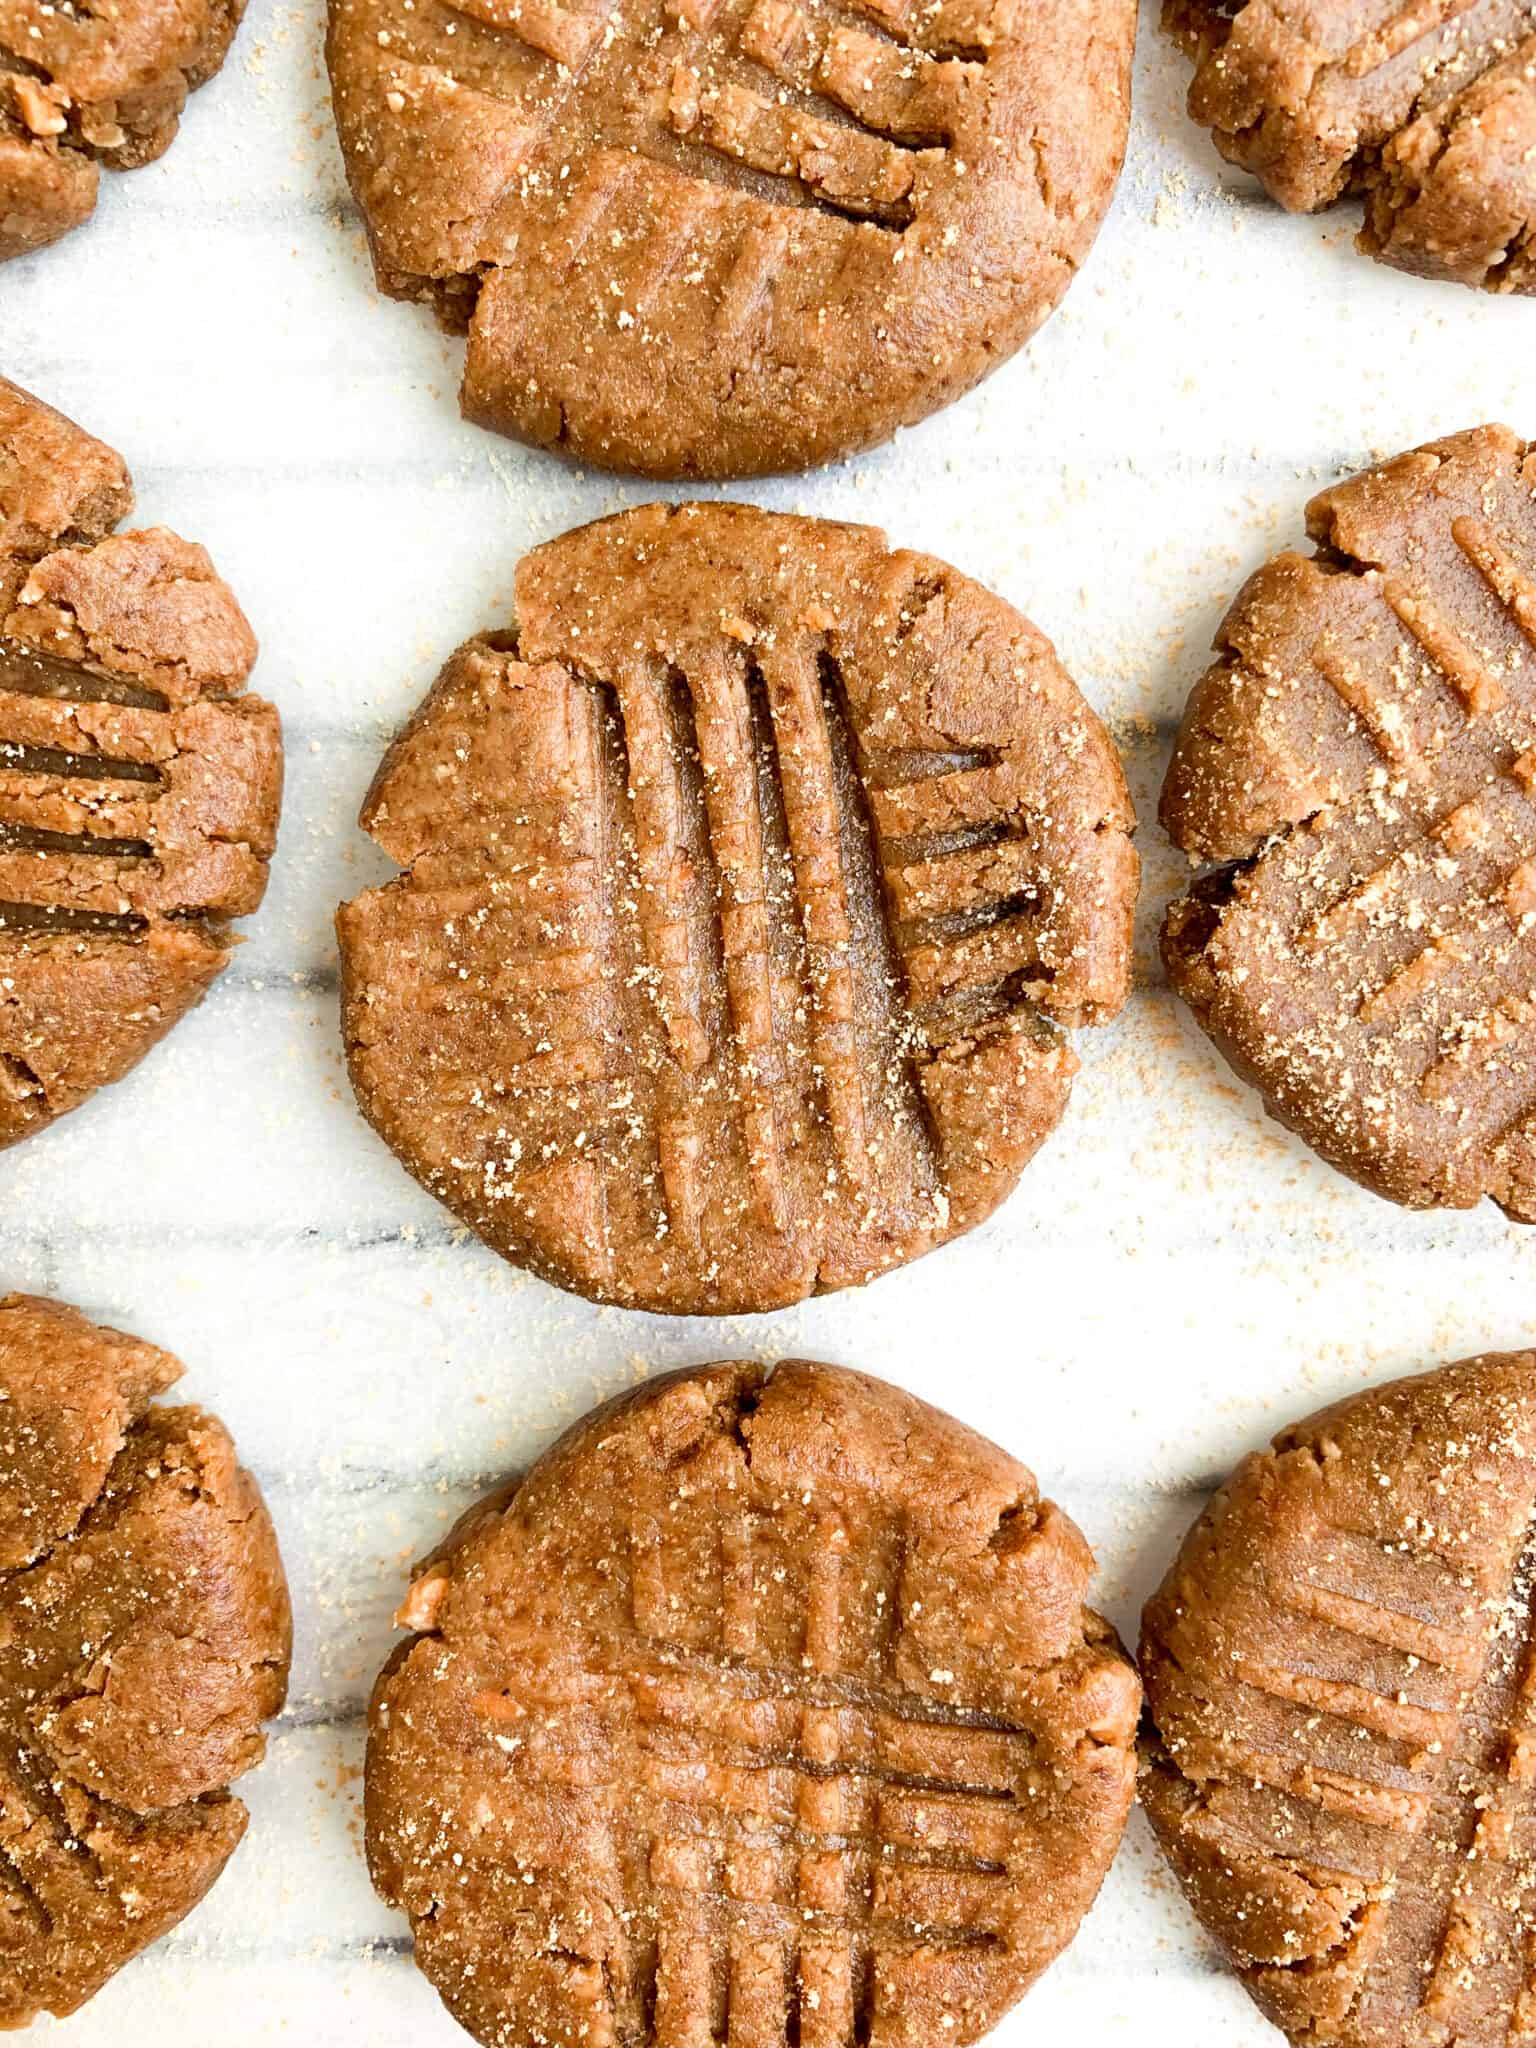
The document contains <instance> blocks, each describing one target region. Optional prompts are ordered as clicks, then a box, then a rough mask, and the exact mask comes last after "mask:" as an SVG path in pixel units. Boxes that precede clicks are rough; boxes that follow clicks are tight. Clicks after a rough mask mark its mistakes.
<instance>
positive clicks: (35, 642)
mask: <svg viewBox="0 0 1536 2048" xmlns="http://www.w3.org/2000/svg"><path fill="white" fill-rule="evenodd" d="M131 502H132V496H131V492H130V490H129V487H128V482H127V475H126V472H125V471H124V470H123V467H122V464H121V463H120V461H119V460H118V458H117V457H116V456H114V455H112V453H111V452H110V451H109V450H107V449H105V448H103V447H102V446H101V444H100V443H99V442H93V441H91V440H90V439H89V437H88V436H86V435H85V434H83V433H82V432H81V431H80V430H79V429H78V428H77V427H75V426H73V425H72V424H71V423H70V422H68V421H66V420H63V419H61V418H60V416H59V415H58V414H56V413H52V412H50V411H49V409H48V408H47V407H46V406H44V405H42V404H40V403H39V402H38V401H37V400H35V399H32V398H30V397H28V396H27V395H26V394H25V393H23V392H20V391H18V390H16V388H15V387H14V386H12V385H7V384H5V383H4V382H3V381H0V966H3V970H4V971H3V975H0V1145H3V1144H7V1143H10V1142H12V1141H13V1140H15V1139H17V1138H21V1137H25V1136H27V1135H28V1134H29V1133H30V1132H32V1131H34V1130H36V1129H38V1128H40V1127H41V1126H42V1125H43V1124H45V1123H48V1122H50V1121H51V1120H52V1119H53V1118H54V1117H56V1116H59V1115H62V1114H63V1113H64V1111H66V1110H69V1109H73V1108H74V1107H75V1106H76V1105H77V1104H78V1103H79V1102H81V1101H82V1100H83V1099H84V1098H85V1097H86V1096H87V1095H89V1094H90V1093H91V1092H92V1090H93V1089H95V1088H97V1087H100V1086H101V1085H102V1084H103V1083H104V1082H108V1081H115V1080H117V1079H119V1078H121V1076H122V1075H123V1074H124V1073H125V1072H126V1071H127V1070H128V1068H129V1067H131V1066H132V1065H133V1064H134V1062H135V1061H136V1060H138V1059H139V1058H140V1057H141V1055H142V1054H143V1053H145V1052H146V1051H148V1049H149V1048H150V1046H152V1045H153V1044H154V1043H155V1042H156V1040H157V1039H159V1038H160V1037H161V1036H162V1035H163V1034H164V1033H165V1032H166V1031H167V1030H169V1029H170V1027H171V1026H172V1025H173V1024H174V1023H175V1022H176V1021H177V1019H178V1018H179V1017H180V1016H181V1015H182V1014H183V1013H184V1012H185V1011H186V1010H188V1009H189V1008H191V1006H192V1005H193V1004H194V1003H195V1002H196V1001H197V1000H198V999H199V997H200V996H201V995H202V994H203V992H204V990H205V989H206V988H207V987H208V985H209V983H210V982H211V981H212V980H213V979H214V977H215V976H216V975H217V974H218V973H219V971H220V970H221V968H222V967H223V965H224V963H225V960H226V959H227V957H228V950H229V935H228V923H229V920H230V919H232V918H235V917H239V916H243V915H245V914H247V913H248V912H250V911H253V910H255V908H256V907H257V905H258V904H259V903H260V901H261V898H262V895H263V892H264V890H265V888H266V879H267V862H268V859H269V857H270V855H271V853H272V849H273V844H274V841H275V838H276V829H277V813H278V804H279V799H280V792H281V784H282V742H281V736H280V730H279V725H278V718H277V713H276V712H275V711H274V710H273V708H272V706H271V705H270V704H267V703H265V702H264V701H263V700H262V699H261V698H259V697H255V696H252V695H249V694H247V693H246V691H245V681H246V677H247V676H248V674H249V672H250V669H251V665H252V663H253V661H254V660H255V655H256V643H255V639H254V637H253V635H252V633H251V629H250V627H249V625H248V624H247V623H246V620H245V618H244V616H243V614H242V613H241V611H240V608H239V606H238V605H237V604H236V603H235V600H234V597H233V596H232V594H231V593H230V591H229V590H228V588H227V587H226V586H225V585H224V584H223V583H222V582H221V581H220V580H219V578H218V577H217V575H216V574H215V573H214V569H213V565H212V563H211V562H210V561H209V559H208V556H207V555H206V554H205V553H204V551H203V550H202V549H201V548H200V547H196V546H193V545H191V544H190V543H188V542H186V541H183V540H179V539H178V538H177V537H176V535H174V534H172V533H168V532H166V531H164V530H163V529H158V528H157V529H154V530H151V531H149V532H143V533H121V534H116V535H114V534H112V532H111V530H110V529H111V528H112V527H113V526H115V525H116V524H117V522H118V521H119V520H120V519H121V518H122V517H123V516H124V515H125V514H126V513H127V511H128V509H129V507H130V505H131Z"/></svg>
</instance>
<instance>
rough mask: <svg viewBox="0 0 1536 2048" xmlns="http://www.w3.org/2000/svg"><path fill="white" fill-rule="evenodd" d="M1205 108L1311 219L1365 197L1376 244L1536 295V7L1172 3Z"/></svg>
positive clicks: (1251, 0)
mask: <svg viewBox="0 0 1536 2048" xmlns="http://www.w3.org/2000/svg"><path fill="white" fill-rule="evenodd" d="M1164 21H1165V23H1166V24H1167V25H1168V26H1169V27H1170V28H1171V29H1172V30H1173V32H1174V34H1175V35H1176V36H1178V38H1179V39H1180V41H1181V42H1182V43H1183V44H1184V46H1185V48H1186V49H1187V50H1188V51H1189V53H1190V55H1191V56H1192V57H1193V58H1194V60H1195V80H1194V84H1193V86H1192V87H1191V89H1190V96H1189V107H1190V112H1191V114H1193V116H1194V118H1195V119H1196V120H1197V121H1199V122H1200V123H1201V124H1202V125H1203V126H1204V127H1207V128H1209V129H1210V130H1211V131H1212V133H1213V134H1214V136H1215V138H1216V145H1217V147H1218V148H1219V149H1220V151H1221V153H1222V155H1223V156H1225V157H1229V158H1230V159H1231V160H1232V162H1233V163H1238V164H1243V165H1245V166H1246V168H1247V169H1249V170H1251V171H1253V172H1254V173H1255V174H1256V175H1257V176H1258V177H1259V178H1261V179H1262V180H1263V182H1264V185H1265V188H1266V190H1267V191H1268V192H1269V193H1270V194H1271V195H1272V196H1273V197H1274V198H1276V199H1278V200H1279V201H1280V204H1281V205H1282V206H1285V207H1289V208H1290V209H1292V211H1295V212H1311V211H1313V210H1314V209H1316V208H1318V207H1323V206H1329V205H1331V204H1332V203H1333V202H1334V201H1335V200H1336V199H1339V198H1341V197H1343V196H1345V195H1346V194H1351V193H1358V194H1361V195H1362V196H1363V197H1364V200H1365V209H1366V211H1365V226H1364V229H1363V230H1362V232H1361V235H1360V247H1361V248H1362V249H1363V250H1365V251H1366V253H1367V254H1368V255H1371V256H1376V257H1379V258H1380V260H1381V261H1382V262H1383V263H1391V264H1394V265H1395V266H1396V267H1397V268H1398V269H1399V270H1411V271H1415V272H1417V273H1418V274H1419V275H1420V276H1421V277H1437V278H1446V279H1451V280H1453V281H1455V282H1456V283H1459V284H1470V285H1481V286H1483V287H1485V288H1486V289H1487V290H1489V291H1496V292H1536V0H1236V4H1233V0H1165V6H1164Z"/></svg>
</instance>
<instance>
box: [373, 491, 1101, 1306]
mask: <svg viewBox="0 0 1536 2048" xmlns="http://www.w3.org/2000/svg"><path fill="white" fill-rule="evenodd" d="M517 603H518V625H517V630H516V632H515V633H493V634H488V635H485V636H483V637H481V638H480V639H478V640H472V641H471V642H469V644H468V645H467V646H465V647H463V648H461V649H460V650H459V652H458V653H457V654H456V655H455V656H454V657H453V659H452V660H451V661H450V662H449V664H448V666H447V668H446V669H445V670H444V671H443V674H442V676H441V678H440V679H439V681H438V683H437V685H436V687H435V688H434V690H433V691H432V693H431V695H430V696H429V697H428V698H427V700H426V702H425V703H424V704H423V705H422V707H421V709H420V710H419V711H418V712H417V714H416V716H415V718H414V719H413V720H412V721H411V723H410V725H409V726H407V728H406V730H405V731H404V733H403V734H402V735H401V737H400V738H399V739H398V740H397V741H396V743H395V745H394V746H393V747H392V748H391V750H390V752H389V754H388V755H387V756H386V758H385V761H384V763H383V766H382V767H381V768H380V770H379V773H378V775H377V777H376V778H375V781H374V785H373V789H372V791H371V792H370V794H369V797H368V801H367V804H366V805H365V807H364V811H363V824H364V827H365V829H366V830H367V831H369V832H370V833H371V834H372V835H373V837H374V838H375V839H376V840H377V841H378V842H379V844H380V845H381V846H382V847H383V848H384V850H385V851H386V852H387V853H388V854H389V855H390V856H391V858H392V859H394V860H396V861H398V862H399V863H400V865H401V867H402V868H403V869H405V873H404V874H403V875H401V876H400V877H399V878H398V879H397V880H396V881H394V882H392V883H391V884H390V885H389V886H388V887H386V888H383V889H374V890H370V891H369V892H368V893H367V894H366V895H364V896H360V897H358V898H357V899H356V901H355V902H353V903H350V904H348V905H346V906H345V907H344V908H343V910H342V911H341V913H340V918H339V931H340V938H341V953H342V975H343V997H342V1006H343V1029H344V1032H345V1036H346V1044H347V1056H348V1060H349V1063H350V1066H351V1071H352V1079H353V1083H354V1086H355V1088H356V1090H357V1095H358V1100H359V1102H360V1103H361V1105H362V1108H363V1110H364V1112H365V1114H366V1115H367V1116H368V1118H369V1119H370V1121H371V1122H372V1123H373V1124H374V1125H375V1127H376V1128H377V1129H378V1131H379V1132H380V1134H381V1135H382V1136H383V1137H384V1138H385V1140H386V1141H387V1142H388V1143H389V1144H390V1145H391V1146H392V1147H393V1148H394V1150H395V1151H396V1152H397V1153H398V1154H399V1156H400V1158H401V1159H402V1160H403V1161H404V1162H405V1164H406V1165H407V1166H408V1167H409V1168H410V1170H411V1171H412V1172H413V1173H414V1174H415V1175H416V1176H417V1178H418V1179H419V1180H421V1181H422V1182H423V1183H424V1185H426V1186H427V1187H429V1188H430V1189H431V1190H432V1191H433V1193H434V1194H436V1195H437V1196H438V1197H439V1198H440V1199H441V1200H442V1201H444V1202H446V1203H447V1205H448V1206H449V1208H451V1209H452V1210H453V1211H454V1213H455V1214H456V1215H458V1216H461V1217H462V1218H463V1219H464V1221H465V1222H467V1223H469V1224H471V1225H472V1226H473V1227H474V1228H475V1229H476V1230H477V1231H479V1232H480V1234H481V1235H482V1236H483V1237H484V1238H485V1239H486V1240H487V1242H488V1243H490V1244H492V1245H494V1246H495V1247H496V1249H497V1250H498V1251H500V1252H502V1253H503V1254H504V1255H505V1256H506V1257H508V1258H510V1259H512V1260H514V1261H516V1262H517V1263H518V1264H520V1265H526V1266H529V1267H531V1268H532V1269H533V1270H534V1271H536V1272H539V1273H542V1274H544V1275H545V1276H546V1277H547V1278H549V1279H551V1280H553V1281H555V1282H556V1283H557V1284H558V1285H560V1286H564V1287H569V1288H573V1289H575V1290H576V1291H577V1292H578V1293H581V1294H585V1295H588V1296H589V1297H591V1298H592V1299H594V1300H599V1301H611V1302H619V1303H622V1304H625V1305H627V1306H631V1307H644V1308H652V1309H666V1310H671V1311H674V1312H698V1313H704V1312H734V1311H745V1310H755V1309H768V1308H775V1307H779V1306H781V1305H783V1304H785V1303H787V1302H792V1301H797V1300H799V1299H801V1298H802V1297H803V1296H804V1295H806V1294H809V1293H811V1292H813V1291H826V1290H828V1289H831V1288H836V1287H846V1286H849V1285H853V1284H855V1283H857V1282H859V1281H863V1280H867V1279H869V1278H871V1277H872V1276H873V1275H875V1274H877V1273H881V1272H884V1271H886V1270H887V1269H888V1268H889V1267H892V1266H896V1265H900V1264H902V1263H903V1262H904V1261H906V1260H909V1259H913V1258H916V1257H917V1256H918V1254H919V1253H921V1252H924V1251H927V1250H928V1249H930V1248H931V1247H932V1246H934V1245H937V1244H942V1243H943V1242H944V1241H945V1240H946V1239H949V1238H951V1237H954V1236H956V1235H957V1234H958V1233H959V1232H961V1231H963V1230H967V1229H969V1228H970V1227H971V1226H972V1225H973V1224H975V1223H978V1222H980V1221H981V1220H982V1219H983V1218H984V1217H985V1216H987V1215H988V1214H989V1213H990V1212H991V1211H992V1210H993V1209H994V1208H995V1207H996V1205H997V1204H998V1203H999V1202H1000V1201H1001V1200H1002V1199H1003V1197H1004V1196H1005V1195H1006V1194H1008V1193H1009V1192H1010V1190H1011V1189H1012V1188H1013V1186H1014V1184H1015V1182H1016V1181H1017V1179H1018V1176H1019V1174H1020V1172H1021V1171H1022V1169H1023V1167H1024V1166H1025V1164H1026V1163H1027V1162H1028V1160H1029V1159H1030V1157H1031V1156H1032V1155H1033V1153H1034V1151H1035V1149H1036V1148H1037V1146H1038V1145H1039V1144H1040V1143H1041V1141H1042V1140H1043V1139H1044V1137H1045V1136H1046V1134H1047V1133H1048V1132H1049V1131H1050V1130H1051V1128H1052V1127H1053V1125H1054V1124H1055V1123H1056V1121H1057V1119H1058V1117H1059V1116H1060V1115H1061V1112H1062V1110H1063V1108H1064V1106H1065V1103H1066V1098H1067V1092H1068V1088H1069V1086H1070V1082H1071V1077H1072V1074H1073V1071H1074V1066H1075V1062H1074V1061H1073V1058H1072V1055H1071V1053H1070V1052H1069V1051H1068V1049H1067V1046H1066V1044H1065V1042H1064V1040H1063V1037H1062V1033H1061V1028H1060V1027H1062V1026H1069V1025H1074V1024H1084V1023H1087V1024H1093V1023H1099V1022H1102V1021H1103V1020H1104V1019H1106V1018H1109V1017H1112V1016H1113V1015H1114V1014H1115V1012H1116V1011H1117V1010H1118V1009H1119V1007H1120V1005H1121V1003H1122V1002H1123V1001H1124V998H1125V993H1126V985H1127V980H1128V976H1129V968H1130V925H1131V913H1132V907H1133V902H1134V898H1135V892H1136V872H1137V868H1136V856H1135V854H1134V852H1133V850H1132V847H1131V843H1130V836H1129V835H1130V831H1131V827H1132V823H1133V820H1132V815H1131V809H1130V802H1129V799H1128V797H1127V795H1126V790H1125V783H1124V779H1123V777H1122V775H1121V772H1120V767H1119V763H1118V761H1117V760H1116V758H1115V754H1114V750H1113V748H1112V747H1111V745H1110V742H1109V739H1108V737H1107V735H1106V734H1105V732H1104V729H1103V727H1102V726H1101V725H1100V724H1099V722H1098V720H1097V719H1096V718H1095V717H1094V715H1093V713H1092V712H1091V711H1090V710H1089V709H1088V706H1087V705H1086V704H1085V703H1084V702H1083V700H1082V698H1081V697H1080V696H1079V695H1078V693H1077V690H1076V689H1075V687H1074V686H1073V684H1072V682H1071V680H1070V678H1069V677H1068V676H1067V675H1066V674H1065V672H1064V671H1063V669H1062V668H1061V666H1060V664H1059V663H1058V661H1057V660H1056V657H1055V655H1054V653H1053V651H1052V649H1051V647H1050V645H1049V643H1048V642H1047V641H1046V640H1045V639H1044V638H1043V637H1042V636H1041V635H1040V634H1039V633H1037V632H1036V631H1035V629H1034V628H1033V627H1032V626H1030V625H1029V624H1028V623H1027V622H1026V621H1025V620H1024V619H1022V618H1021V617H1020V616H1019V615H1018V613H1017V612H1015V611H1013V610H1011V609H1010V608H1009V607H1008V606H1007V605H1005V604H1003V603H1002V602H1001V601H1000V600H999V599H998V598H995V597H993V596H992V595H991V594H990V593H989V592H987V591H985V590H982V589H981V588H980V587H979V586H978V585H976V584H974V583H971V582H969V581H968V580H967V579H966V578H965V577H963V576H960V575H958V574H957V573H956V572H955V571H954V570H953V569H950V568H947V567H946V566H945V565H944V564H943V563H941V562H936V561H934V560H932V559H931V558H928V557H924V556H919V555H913V554H906V553H895V554H893V553H891V552H890V550H889V549H888V548H887V546H886V543H885V539H884V536H883V535H882V534H879V533H877V532H875V531H873V530H872V529H870V528H868V527H854V526H834V525H831V524H829V523H827V522H824V521H819V520H810V519H799V518H792V517H789V516H787V515H784V514H779V513H768V512H757V511H753V510H752V509H751V508H749V507H745V506H719V505H714V506H704V505H691V506H683V507H680V508H678V509H676V510H672V509H669V508H668V507H666V506H662V505H652V506H648V507H646V508H644V509H643V510H640V511H637V512H632V513H627V514H625V515H623V516H621V517H619V518H615V519H608V520H603V521H600V522H599V523H598V524H597V525H595V526H589V527H585V528H583V529H582V530H580V531H579V532H576V533H570V534H567V535H565V536H564V538H563V539H560V540H557V541H553V542H551V543H550V544H549V545H548V546H547V547H543V548H540V549H538V550H537V551H536V552H535V553H533V554H531V555H530V556H528V557H527V559H526V560H525V561H524V562H523V563H522V564H521V565H520V567H519V570H518V577H517Z"/></svg>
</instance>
